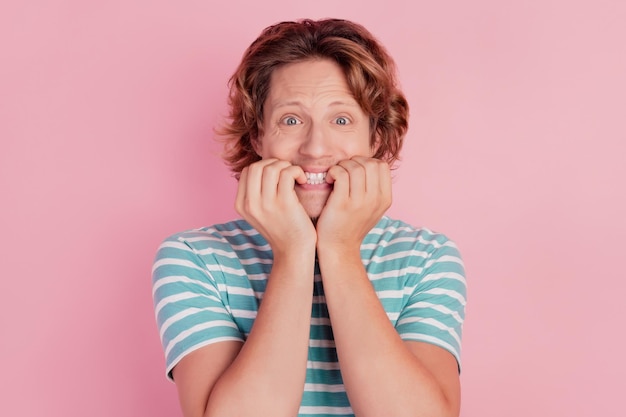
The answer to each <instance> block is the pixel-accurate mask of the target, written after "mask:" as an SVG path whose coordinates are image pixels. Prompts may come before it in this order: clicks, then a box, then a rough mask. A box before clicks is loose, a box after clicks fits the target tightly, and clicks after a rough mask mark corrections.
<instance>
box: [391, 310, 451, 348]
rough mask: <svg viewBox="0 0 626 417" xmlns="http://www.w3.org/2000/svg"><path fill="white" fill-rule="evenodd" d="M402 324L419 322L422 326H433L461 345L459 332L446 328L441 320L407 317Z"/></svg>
mask: <svg viewBox="0 0 626 417" xmlns="http://www.w3.org/2000/svg"><path fill="white" fill-rule="evenodd" d="M402 322H403V323H402V324H406V323H416V322H419V323H422V324H428V325H429V326H433V327H436V328H438V329H439V330H443V331H445V332H447V333H448V334H449V335H450V336H452V337H453V338H454V340H456V342H457V343H458V344H459V345H460V344H461V338H460V337H459V335H458V334H457V332H456V331H455V330H454V329H453V328H451V327H448V326H446V325H445V324H443V323H442V322H440V321H439V320H435V319H432V318H425V317H407V318H406V319H403V320H402ZM398 324H399V323H398Z"/></svg>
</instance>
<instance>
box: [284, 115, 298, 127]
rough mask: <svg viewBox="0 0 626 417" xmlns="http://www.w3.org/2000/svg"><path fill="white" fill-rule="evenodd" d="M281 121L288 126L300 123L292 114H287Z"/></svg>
mask: <svg viewBox="0 0 626 417" xmlns="http://www.w3.org/2000/svg"><path fill="white" fill-rule="evenodd" d="M283 123H284V124H286V125H288V126H293V125H297V124H299V123H300V120H298V119H296V118H295V117H293V116H287V117H285V118H284V119H283Z"/></svg>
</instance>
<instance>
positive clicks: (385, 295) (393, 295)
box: [376, 287, 413, 300]
mask: <svg viewBox="0 0 626 417" xmlns="http://www.w3.org/2000/svg"><path fill="white" fill-rule="evenodd" d="M411 294H413V288H410V287H406V288H403V289H401V290H383V291H376V295H378V298H379V299H381V300H382V299H398V298H403V297H404V296H405V295H411Z"/></svg>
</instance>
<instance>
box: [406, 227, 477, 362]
mask: <svg viewBox="0 0 626 417" xmlns="http://www.w3.org/2000/svg"><path fill="white" fill-rule="evenodd" d="M433 243H434V246H433V248H431V249H432V250H431V251H430V256H429V257H428V259H427V260H426V262H425V264H424V267H423V270H422V273H421V279H419V281H418V283H417V285H416V286H415V288H414V290H413V292H412V294H411V296H410V298H409V300H408V303H407V304H406V306H405V307H404V308H403V310H402V311H401V312H400V315H399V317H398V321H397V322H396V330H397V331H398V333H399V334H400V337H401V338H402V339H403V340H413V341H420V342H427V343H432V344H434V345H437V346H440V347H442V348H444V349H446V350H447V351H449V352H450V353H451V354H452V355H454V357H455V358H456V360H457V363H458V365H459V370H460V369H461V335H462V328H463V321H464V320H465V304H466V282H465V269H464V266H463V261H462V260H461V256H460V254H459V251H458V249H457V247H456V245H455V244H454V243H453V242H452V241H450V240H447V239H446V240H445V241H444V242H443V243H437V242H433Z"/></svg>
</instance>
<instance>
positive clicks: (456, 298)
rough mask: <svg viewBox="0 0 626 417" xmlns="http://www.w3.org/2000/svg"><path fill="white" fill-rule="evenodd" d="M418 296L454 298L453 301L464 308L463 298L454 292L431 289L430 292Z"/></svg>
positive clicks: (423, 292) (443, 289)
mask: <svg viewBox="0 0 626 417" xmlns="http://www.w3.org/2000/svg"><path fill="white" fill-rule="evenodd" d="M420 294H435V295H446V296H448V297H450V298H454V299H455V300H457V301H458V302H459V303H461V305H462V306H465V304H466V301H465V297H463V296H462V295H461V294H459V293H458V292H456V291H453V290H447V289H445V288H431V289H430V290H426V291H422V292H420Z"/></svg>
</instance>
